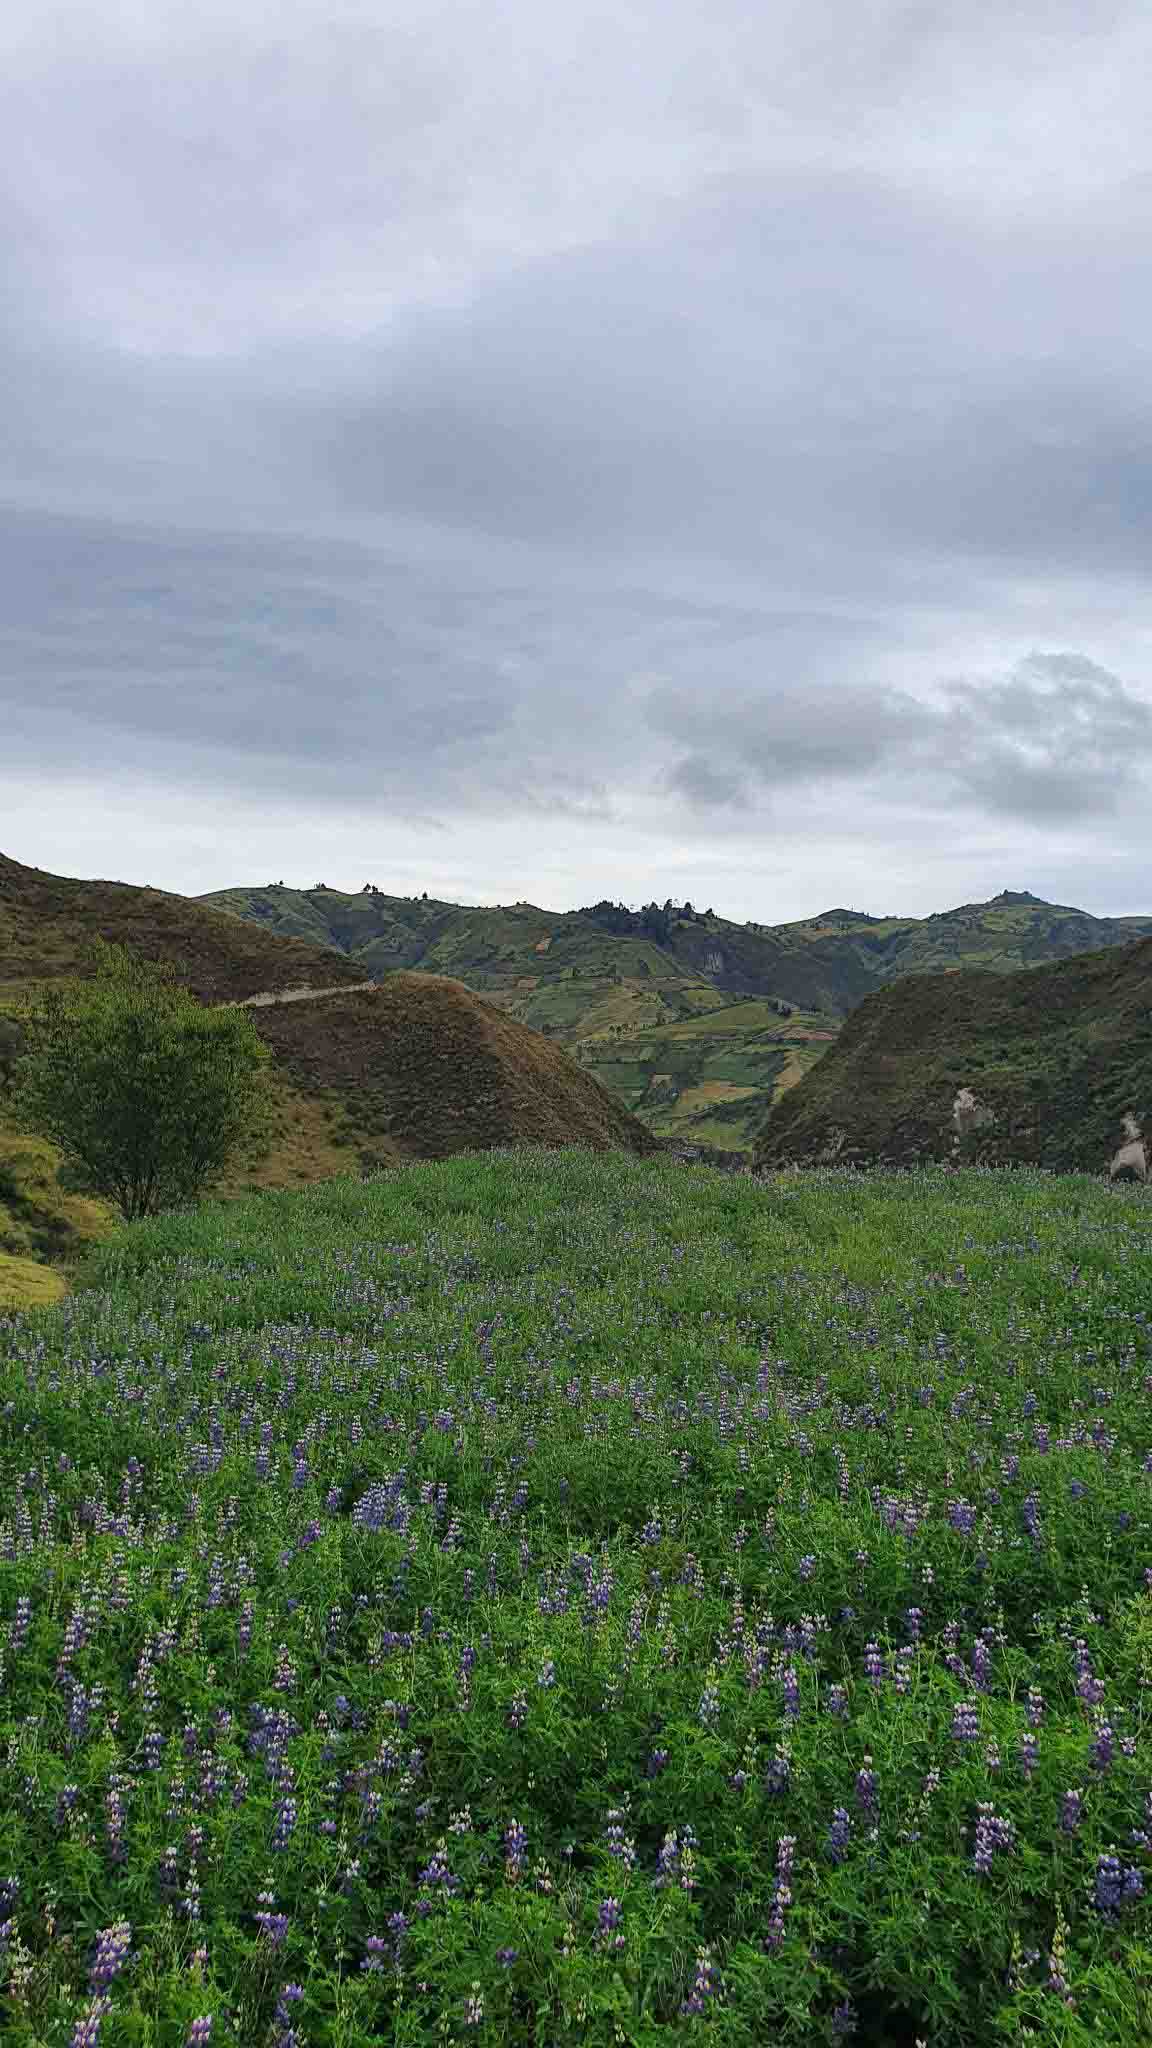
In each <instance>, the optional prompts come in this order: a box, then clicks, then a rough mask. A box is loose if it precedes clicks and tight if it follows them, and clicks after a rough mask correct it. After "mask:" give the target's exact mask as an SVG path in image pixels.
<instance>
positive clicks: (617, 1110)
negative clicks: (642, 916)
mask: <svg viewBox="0 0 1152 2048" xmlns="http://www.w3.org/2000/svg"><path fill="white" fill-rule="evenodd" d="M94 937H102V938H106V939H109V940H112V941H114V942H115V943H117V944H120V945H126V946H128V947H130V948H132V949H133V950H134V951H135V952H137V953H138V954H140V955H142V956H143V957H145V958H147V959H149V960H154V961H167V962H170V963H171V964H173V965H174V966H175V967H176V969H177V971H178V974H179V978H180V980H181V981H182V983H183V984H184V985H185V986H186V987H187V988H188V989H189V990H190V991H191V992H192V994H193V995H195V996H196V997H197V998H198V999H199V1000H200V1001H201V1002H204V1003H207V1004H215V1003H224V1002H241V1003H248V1002H250V1001H251V1000H252V999H253V998H261V997H263V996H265V995H266V994H269V993H271V994H275V995H277V996H278V997H279V1000H277V1001H273V1002H264V1001H260V1000H257V1001H256V1002H254V1003H253V1005H252V1015H253V1020H254V1023H255V1026H256V1029H257V1031H258V1032H259V1033H260V1035H261V1037H262V1038H264V1039H265V1041H266V1042H267V1043H268V1044H269V1045H270V1047H271V1049H272V1052H273V1055H274V1059H273V1063H272V1066H271V1070H270V1074H269V1086H270V1088H271V1091H272V1096H273V1108H274V1139H273V1144H272V1148H271V1150H270V1152H269V1153H268V1154H267V1155H266V1156H265V1157H264V1158H260V1157H257V1156H250V1157H248V1158H243V1157H241V1158H239V1159H238V1160H236V1161H235V1162H234V1164H233V1167H232V1168H231V1169H230V1171H229V1173H228V1174H226V1175H224V1176H222V1177H221V1178H220V1179H219V1180H218V1181H217V1182H215V1183H214V1184H213V1185H212V1187H211V1188H210V1189H209V1192H210V1193H214V1194H217V1195H219V1196H221V1197H228V1196H230V1195H234V1194H238V1193H240V1192H241V1191H242V1190H244V1189H246V1188H250V1187H253V1186H256V1187H261V1186H263V1187H292V1186H299V1185H302V1184H304V1183H305V1182H308V1181H314V1180H322V1179H327V1178H330V1177H332V1176H334V1175H337V1174H342V1173H356V1172H358V1171H359V1172H363V1171H369V1170H372V1169H378V1168H381V1167H386V1166H387V1165H388V1164H389V1163H391V1162H399V1161H401V1160H405V1159H412V1158H427V1159H437V1158H443V1157H446V1156H447V1155H448V1154H450V1153H454V1152H464V1151H472V1150H476V1149H482V1150H483V1149H488V1148H490V1147H493V1146H498V1145H547V1146H564V1145H572V1144H580V1145H591V1146H595V1147H602V1148H605V1149H610V1148H611V1149H616V1148H621V1149H627V1150H631V1151H634V1152H636V1153H638V1154H645V1153H649V1152H654V1151H657V1150H660V1149H661V1147H660V1144H659V1141H658V1140H657V1139H656V1138H654V1137H653V1136H652V1134H651V1133H650V1132H649V1131H648V1130H647V1129H646V1127H645V1126H644V1125H643V1124H642V1123H640V1122H639V1121H638V1120H637V1119H636V1118H634V1117H632V1116H630V1115H629V1113H628V1111H627V1110H626V1109H624V1108H623V1107H622V1106H621V1105H620V1103H619V1102H618V1100H617V1099H616V1098H614V1097H613V1096H612V1095H611V1094H610V1093H609V1092H608V1091H607V1090H605V1089H604V1088H603V1087H602V1086H601V1085H600V1084H599V1083H598V1081H597V1080H596V1079H595V1078H594V1077H593V1076H592V1075H590V1074H587V1073H584V1072H582V1071H581V1069H580V1067H579V1066H578V1065H577V1064H576V1063H575V1062H574V1061H573V1060H571V1059H570V1058H569V1057H568V1055H567V1054H566V1053H565V1052H564V1050H563V1049H562V1048H561V1047H560V1046H559V1045H556V1044H550V1043H549V1042H548V1040H547V1039H546V1038H545V1037H544V1036H543V1035H542V1034H540V1033H538V1032H536V1031H533V1030H531V1029H530V1028H529V1027H528V1026H526V1025H525V1024H523V1023H521V1022H520V1021H519V1020H518V1019H516V1018H514V1017H511V1016H508V1015H506V1014H503V1013H502V1012H501V1011H500V1010H499V1009H498V1008H494V1007H493V1006H492V1005H490V1004H489V1003H488V1002H486V1001H485V1000H484V999H483V997H481V996H479V995H477V994H476V993H475V992H474V991H472V990H469V989H467V988H465V987H464V986H463V984H462V983H461V982H459V981H456V980H454V979H452V978H451V977H448V976H444V975H430V974H422V975H419V976H417V975H410V974H407V973H404V972H399V973H397V974H396V975H394V976H391V977H390V978H389V979H388V981H387V983H386V985H384V986H382V987H371V988H364V987H363V986H362V985H361V984H362V982H363V979H364V977H363V974H362V972H361V970H360V969H359V968H358V967H356V966H355V965H354V964H353V963H352V961H351V960H350V959H349V958H348V956H347V955H345V954H340V953H337V952H335V951H333V950H331V949H326V948H324V947H321V946H317V945H314V944H313V943H312V942H311V941H309V940H306V939H300V938H293V937H290V936H289V937H286V936H281V935H277V934H274V933H271V932H266V931H262V930H260V929H259V928H258V927H254V926H253V925H252V924H250V923H247V922H245V921H244V920H242V919H240V918H237V917H235V916H228V915H226V914H225V913H224V912H222V911H219V910H215V909H213V908H211V907H210V906H206V905H204V904H201V903H196V902H193V901H191V900H190V899H188V898H186V897H181V896H173V895H170V894H168V893H166V892H164V891H161V890H155V889H142V888H136V887H134V886H129V885H127V884H124V883H119V882H106V881H90V882H83V881H74V880H70V879H67V878H65V877H62V876H57V875H49V874H45V873H44V872H43V871H41V870H39V869H35V868H27V867H22V866H21V865H20V864H19V863H18V862H16V861H13V860H11V859H7V858H3V857H0V1018H3V1017H4V1016H5V1014H7V1015H8V1016H9V1017H16V1018H18V1014H19V1005H20V1001H21V998H22V997H23V996H25V995H26V994H27V993H28V992H29V991H30V990H32V989H34V987H35V986H36V985H37V984H42V983H45V982H48V981H53V980H58V979H60V978H62V977H65V978H66V977H72V976H76V975H82V974H83V973H84V972H85V971H86V966H85V948H86V946H87V944H88V943H89V942H90V941H91V939H93V938H94ZM301 989H307V990H310V991H311V992H312V993H313V997H314V999H312V1000H296V999H295V998H296V993H297V992H298V991H299V990H301ZM113 1224H114V1211H113V1210H112V1209H111V1208H110V1207H109V1206H108V1205H106V1204H105V1203H103V1202H100V1201H99V1200H97V1199H95V1198H93V1197H92V1194H91V1190H88V1189H85V1188H84V1187H83V1186H82V1185H80V1184H79V1183H78V1182H77V1181H75V1180H74V1179H73V1180H69V1176H68V1173H67V1170H66V1169H65V1170H63V1172H62V1171H61V1170H60V1161H59V1155H58V1154H57V1153H56V1151H55V1150H54V1148H53V1147H52V1146H50V1145H48V1144H47V1143H46V1142H45V1141H44V1140H43V1139H41V1138H38V1137H35V1136H30V1135H28V1134H27V1133H19V1132H16V1131H15V1130H13V1129H12V1128H11V1127H8V1128H5V1127H4V1124H3V1096H2V1093H0V1290H2V1293H0V1300H3V1299H4V1298H5V1297H6V1298H7V1300H8V1301H12V1300H14V1299H16V1298H17V1297H19V1298H20V1299H23V1300H27V1299H30V1298H31V1297H32V1296H33V1295H35V1296H36V1297H37V1298H43V1291H44V1288H45V1286H46V1285H47V1282H46V1280H45V1276H44V1267H45V1265H50V1266H54V1267H55V1268H56V1272H55V1274H54V1275H53V1278H54V1279H55V1280H56V1281H57V1282H60V1281H61V1279H62V1277H63V1276H64V1275H66V1273H67V1271H68V1269H69V1266H70V1264H71V1262H72V1261H73V1260H74V1258H75V1257H76V1256H77V1255H78V1253H79V1251H80V1250H81V1249H82V1247H83V1245H84V1244H86V1243H87V1242H89V1241H91V1239H92V1238H94V1237H99V1236H101V1235H105V1234H106V1233H107V1232H108V1231H109V1230H110V1229H111V1228H112V1227H113ZM56 1291H57V1292H59V1285H57V1287H56Z"/></svg>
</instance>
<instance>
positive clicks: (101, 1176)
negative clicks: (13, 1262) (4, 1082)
mask: <svg viewBox="0 0 1152 2048" xmlns="http://www.w3.org/2000/svg"><path fill="white" fill-rule="evenodd" d="M88 966H89V975H88V976H87V977H84V978H69V979H68V980H66V981H61V982H58V983H54V984H49V985H48V986H47V987H44V986H41V987H40V988H39V989H38V990H36V991H35V992H33V993H32V994H31V995H29V996H27V997H25V998H24V999H23V1000H22V1001H21V1002H20V1003H19V1005H18V1012H19V1017H20V1024H21V1029H22V1033H23V1040H24V1044H25V1047H26V1050H25V1051H24V1052H23V1053H22V1054H21V1055H20V1056H19V1057H17V1058H16V1059H15V1061H13V1062H12V1064H11V1066H10V1069H9V1072H10V1080H9V1083H8V1087H7V1090H6V1094H5V1110H6V1112H7V1114H8V1115H9V1117H10V1118H11V1120H12V1121H13V1122H15V1123H16V1125H17V1126H18V1127H20V1128H22V1129H23V1130H25V1131H28V1132H35V1133H37V1134H39V1135H41V1136H43V1137H47V1138H50V1139H51V1140H52V1142H53V1143H54V1144H56V1145H58V1146H59V1148H60V1151H61V1152H62V1154H63V1155H64V1163H65V1164H66V1165H67V1166H69V1167H71V1168H74V1169H75V1168H79V1170H80V1172H81V1174H82V1176H83V1178H84V1181H85V1183H86V1185H87V1187H88V1189H89V1191H90V1192H92V1193H94V1194H99V1195H104V1196H105V1197H107V1198H108V1199H110V1200H112V1201H114V1202H116V1203H117V1205H118V1206H119V1208H120V1211H121V1214H122V1215H123V1216H124V1218H125V1219H126V1221H128V1222H131V1221H133V1220H134V1219H135V1218H136V1217H138V1216H152V1215H155V1214H156V1213H157V1212H158V1211H159V1210H161V1209H170V1208H179V1207H183V1206H187V1205H189V1204H190V1203H192V1202H193V1201H194V1200H195V1199H196V1197H197V1196H198V1195H199V1194H200V1193H201V1191H202V1189H203V1187H204V1185H205V1183H206V1182H207V1181H208V1180H209V1179H211V1178H212V1176H213V1175H215V1174H216V1173H218V1172H219V1171H220V1170H221V1168H222V1167H223V1166H224V1165H225V1164H226V1163H227V1161H228V1160H229V1158H230V1157H231V1155H232V1154H233V1153H234V1152H235V1150H236V1148H237V1147H238V1146H240V1145H244V1146H245V1148H246V1149H250V1150H252V1151H254V1152H255V1153H256V1154H257V1156H261V1154H262V1153H263V1154H266V1153H267V1150H268V1138H269V1128H270V1104H269V1100H268V1095H267V1088H266V1082H265V1070H266V1066H267V1062H268V1060H269V1058H270V1054H269V1051H268V1048H267V1046H266V1045H265V1044H264V1043H263V1041H262V1040H261V1038H260V1037H259V1035H258V1034H257V1031H256V1028H255V1025H254V1024H253V1021H252V1017H251V1014H250V1012H249V1011H247V1010H243V1009H239V1008H231V1007H229V1008H221V1009H207V1008H205V1007H204V1005H203V1004H201V1003H198V1002H197V1001H196V998H195V997H194V996H193V995H191V994H190V992H189V991H188V990H187V989H185V988H183V987H181V986H180V985H179V983H177V982H176V981H175V978H174V977H175V969H174V968H172V967H167V966H157V965H154V964H153V963H152V962H150V961H146V960H139V959H136V958H134V956H133V955H132V954H130V953H129V952H128V951H127V950H126V949H125V948H124V947H122V946H111V945H108V944H106V943H105V941H103V940H97V941H96V942H95V944H94V945H93V946H92V947H91V948H90V950H89V954H88Z"/></svg>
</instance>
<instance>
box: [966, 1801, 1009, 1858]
mask: <svg viewBox="0 0 1152 2048" xmlns="http://www.w3.org/2000/svg"><path fill="white" fill-rule="evenodd" d="M976 1813H977V1821H976V1847H975V1850H974V1851H973V1856H972V1863H973V1866H974V1868H975V1869H976V1870H979V1871H982V1872H987V1871H989V1870H991V1868H992V1857H993V1855H994V1853H995V1851H996V1850H997V1849H1014V1848H1015V1846H1016V1829H1015V1826H1014V1824H1013V1822H1012V1821H1010V1820H1004V1819H1003V1818H1002V1817H1001V1815H1000V1814H997V1813H993V1811H992V1807H991V1804H990V1802H988V1801H987V1800H984V1801H982V1802H981V1803H980V1805H978V1806H977V1808H976Z"/></svg>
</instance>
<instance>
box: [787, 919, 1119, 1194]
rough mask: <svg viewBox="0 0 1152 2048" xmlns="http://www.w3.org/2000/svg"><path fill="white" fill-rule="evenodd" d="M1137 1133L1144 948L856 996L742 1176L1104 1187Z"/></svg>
mask: <svg viewBox="0 0 1152 2048" xmlns="http://www.w3.org/2000/svg"><path fill="white" fill-rule="evenodd" d="M962 1090H967V1091H969V1097H968V1098H964V1097H961V1091H962ZM958 1097H961V1099H960V1101H959V1102H958V1101H957V1098H958ZM1129 1119H1131V1120H1133V1123H1134V1126H1135V1128H1133V1123H1130V1122H1129V1121H1128V1120H1129ZM1137 1130H1138V1131H1139V1132H1140V1133H1142V1134H1152V939H1141V940H1138V941H1137V942H1136V943H1135V944H1134V945H1128V946H1122V947H1117V948H1106V949H1103V950H1098V951H1096V952H1092V953H1084V954H1080V955H1078V956H1077V957H1075V958H1073V959H1069V960H1062V961H1058V962H1055V963H1050V964H1048V965H1046V966H1043V967H1034V968H1031V969H1028V970H1027V971H1025V972H1020V973H1016V974H992V973H989V972H987V971H980V970H975V971H969V972H966V973H963V974H961V975H959V976H954V975H952V974H934V975H914V976H913V975H909V976H906V977H905V978H903V979H902V980H900V981H897V982H894V983H893V984H892V985H891V986H890V987H888V988H886V989H882V990H879V991H877V993H876V994H874V995H871V996H867V997H866V998H865V1000H864V1001H863V1002H862V1003H861V1004H860V1005H859V1007H858V1008H857V1009H856V1010H854V1011H853V1013H852V1015H851V1016H850V1017H849V1018H848V1019H847V1021H846V1023H845V1024H844V1026H843V1028H842V1030H841V1031H840V1034H839V1036H838V1038H837V1040H836V1043H835V1045H834V1046H832V1047H831V1049H830V1050H829V1052H828V1053H827V1055H826V1057H825V1058H824V1059H822V1060H821V1062H820V1064H819V1066H817V1067H815V1068H814V1069H813V1070H812V1072H811V1073H809V1074H808V1075H807V1076H806V1077H805V1079H804V1081H803V1082H802V1083H801V1084H800V1085H799V1086H798V1087H797V1088H794V1089H793V1090H792V1091H791V1092H790V1093H789V1094H788V1095H787V1096H785V1097H784V1098H783V1099H781V1100H780V1101H778V1102H776V1103H775V1104H774V1105H773V1107H772V1109H771V1111H770V1112H769V1115H768V1117H767V1120H766V1122H765V1124H764V1126H763V1128H762V1130H761V1131H760V1133H759V1136H758V1138H757V1140H756V1144H755V1146H754V1149H753V1164H754V1166H755V1167H756V1168H757V1169H759V1170H767V1169H772V1168H777V1167H780V1166H783V1165H785V1164H789V1163H792V1164H813V1163H815V1162H816V1161H817V1160H828V1159H833V1158H834V1159H836V1160H838V1161H839V1162H841V1163H844V1164H852V1163H856V1164H861V1165H870V1164H875V1163H880V1162H889V1163H891V1164H893V1165H898V1166H912V1165H914V1164H916V1163H917V1162H918V1161H922V1160H928V1159H935V1160H948V1159H955V1160H962V1161H965V1162H970V1163H974V1164H979V1165H988V1166H1001V1165H1007V1164H1009V1163H1020V1164H1025V1163H1026V1164H1030V1165H1038V1166H1045V1167H1049V1168H1051V1169H1053V1170H1054V1171H1057V1172H1064V1173H1068V1172H1089V1173H1101V1172H1104V1171H1105V1170H1106V1169H1107V1168H1108V1165H1109V1162H1110V1161H1111V1160H1112V1159H1113V1158H1114V1156H1115V1155H1116V1153H1117V1152H1118V1150H1119V1148H1120V1147H1121V1146H1122V1145H1123V1144H1124V1141H1125V1137H1126V1136H1129V1137H1132V1136H1135V1135H1136V1131H1137Z"/></svg>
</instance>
